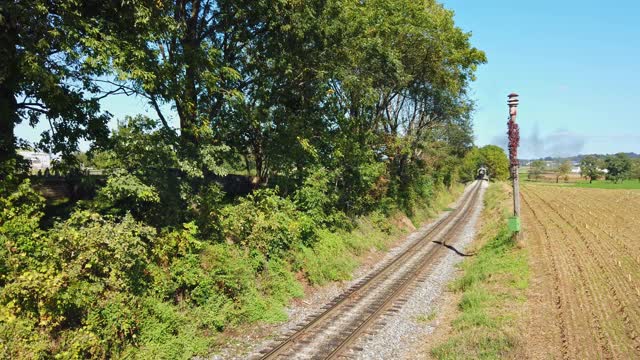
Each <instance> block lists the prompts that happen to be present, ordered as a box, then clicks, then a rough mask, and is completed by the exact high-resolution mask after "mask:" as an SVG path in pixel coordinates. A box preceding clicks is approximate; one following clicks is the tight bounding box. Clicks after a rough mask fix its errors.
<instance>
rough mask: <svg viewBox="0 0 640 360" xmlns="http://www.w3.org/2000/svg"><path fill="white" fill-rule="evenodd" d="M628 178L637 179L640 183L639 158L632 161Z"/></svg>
mask: <svg viewBox="0 0 640 360" xmlns="http://www.w3.org/2000/svg"><path fill="white" fill-rule="evenodd" d="M629 177H630V178H632V179H638V181H640V158H636V159H633V162H632V164H631V171H630V173H629Z"/></svg>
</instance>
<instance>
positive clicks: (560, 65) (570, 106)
mask: <svg viewBox="0 0 640 360" xmlns="http://www.w3.org/2000/svg"><path fill="white" fill-rule="evenodd" d="M442 2H443V3H444V5H445V6H446V7H447V8H449V9H452V10H454V11H455V14H456V16H455V20H456V24H457V25H458V26H460V27H461V28H462V29H464V30H465V31H471V32H472V34H473V36H472V40H471V41H472V44H473V45H474V46H476V47H477V48H479V49H481V50H484V51H485V52H486V54H487V58H488V63H487V64H485V65H483V66H481V67H480V68H479V69H478V72H477V81H476V82H475V83H474V84H473V85H472V93H471V94H472V97H473V98H474V99H475V100H476V101H477V111H476V113H475V116H474V124H475V126H474V128H475V133H476V142H477V143H478V144H479V145H485V144H499V145H503V144H505V143H506V135H505V132H506V120H507V114H508V113H507V105H506V101H507V97H506V96H507V95H508V94H509V93H511V92H517V93H518V94H519V95H520V106H519V115H518V122H519V124H520V128H521V139H522V140H521V150H520V156H521V157H523V158H531V157H542V156H557V155H573V154H577V153H614V152H620V151H625V152H627V151H635V152H640V124H639V123H638V120H640V116H638V110H636V109H635V108H636V107H637V106H640V91H638V85H639V84H640V68H639V65H640V15H639V14H640V1H637V0H636V1H630V0H616V1H610V2H602V1H591V0H587V1H574V0H557V1H546V0H536V1H496V0H485V1H470V0H443V1H442Z"/></svg>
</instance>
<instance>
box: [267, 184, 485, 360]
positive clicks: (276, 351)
mask: <svg viewBox="0 0 640 360" xmlns="http://www.w3.org/2000/svg"><path fill="white" fill-rule="evenodd" d="M481 184H482V182H481V181H478V182H477V183H476V185H474V188H473V189H471V190H469V191H467V194H465V197H464V198H463V199H462V200H461V203H460V206H459V207H458V208H457V209H456V210H455V211H453V212H451V213H449V214H448V215H446V216H445V217H443V218H442V219H440V220H438V221H437V222H436V223H435V224H433V225H432V227H431V228H429V230H427V232H426V233H425V234H424V235H423V236H422V237H421V238H420V239H418V240H416V241H415V242H414V243H413V244H411V245H410V246H409V247H407V248H406V249H404V250H403V251H402V252H401V253H400V254H398V255H396V257H394V258H393V259H392V260H391V261H390V262H389V263H388V264H386V265H384V266H382V267H381V268H379V269H377V270H376V271H375V272H374V273H373V274H371V275H369V276H368V277H366V278H365V279H364V281H363V282H360V283H357V284H356V285H355V286H354V287H353V288H350V289H349V290H347V291H346V292H345V293H343V294H342V295H340V296H338V297H337V298H336V299H337V300H336V299H334V300H333V301H331V302H330V303H329V304H330V306H328V307H327V308H326V309H325V310H323V311H322V312H321V313H320V314H318V315H316V316H314V317H313V319H311V320H310V321H309V322H308V323H306V324H304V326H303V327H302V328H300V329H298V330H297V331H296V332H295V333H294V334H292V335H290V336H288V337H287V338H286V339H285V340H283V341H282V342H280V343H279V344H278V345H277V346H275V347H273V348H271V349H269V350H268V351H267V352H266V353H264V355H262V356H261V357H260V358H261V359H273V358H276V357H277V356H278V355H280V354H281V352H282V351H283V350H284V349H286V348H287V347H288V346H289V345H290V344H292V343H294V342H295V341H296V340H297V339H299V338H300V337H301V336H302V335H304V334H305V333H306V332H307V331H308V330H309V329H311V328H313V327H314V326H315V325H316V324H318V323H320V321H322V320H324V319H326V318H327V317H328V316H329V315H330V314H332V313H333V312H334V311H335V310H336V309H338V308H339V307H340V306H341V305H343V304H344V303H345V302H347V301H348V300H350V299H352V298H353V297H354V296H355V295H356V294H359V293H362V292H363V291H365V290H366V289H368V288H369V287H370V286H371V285H373V284H375V283H376V280H380V279H381V278H382V279H385V278H384V276H386V277H387V278H388V276H390V274H391V273H393V272H392V271H390V270H392V269H393V268H395V267H396V266H397V265H401V264H402V260H405V259H406V258H411V256H412V255H414V254H415V253H416V249H418V248H419V247H420V246H421V245H424V243H425V240H427V239H429V238H431V237H432V236H433V235H437V234H439V233H440V232H441V231H442V230H444V229H446V227H447V225H449V224H450V223H452V222H453V221H455V220H456V219H458V218H459V217H460V214H464V213H465V212H466V210H467V209H468V208H469V206H470V204H472V203H473V202H475V200H476V198H477V197H478V194H479V190H480V188H481V186H482V185H481ZM459 220H460V219H459ZM459 222H460V221H458V223H459ZM454 227H457V226H454ZM449 232H450V231H449ZM445 235H446V234H445ZM444 244H445V241H443V242H442V244H441V246H438V247H434V248H433V249H432V250H429V252H428V253H427V254H425V255H424V256H425V257H429V258H430V257H432V256H433V255H434V254H435V253H436V252H437V251H434V250H436V249H439V248H442V247H444V246H443V245H444ZM408 283H410V281H408ZM394 293H398V292H394Z"/></svg>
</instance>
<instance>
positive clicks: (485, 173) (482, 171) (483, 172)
mask: <svg viewBox="0 0 640 360" xmlns="http://www.w3.org/2000/svg"><path fill="white" fill-rule="evenodd" d="M476 179H477V180H486V181H489V170H487V168H486V167H484V166H481V167H480V168H479V169H478V173H477V176H476Z"/></svg>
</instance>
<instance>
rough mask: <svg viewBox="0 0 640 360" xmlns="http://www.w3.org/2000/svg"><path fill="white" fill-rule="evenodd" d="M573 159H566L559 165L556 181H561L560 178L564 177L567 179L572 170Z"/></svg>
mask: <svg viewBox="0 0 640 360" xmlns="http://www.w3.org/2000/svg"><path fill="white" fill-rule="evenodd" d="M571 166H572V165H571V161H569V160H565V161H563V162H562V163H561V164H560V166H559V167H558V172H557V173H556V183H558V182H560V178H561V177H564V178H565V179H566V178H567V176H568V175H569V173H570V172H571Z"/></svg>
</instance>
